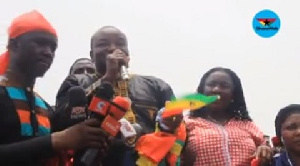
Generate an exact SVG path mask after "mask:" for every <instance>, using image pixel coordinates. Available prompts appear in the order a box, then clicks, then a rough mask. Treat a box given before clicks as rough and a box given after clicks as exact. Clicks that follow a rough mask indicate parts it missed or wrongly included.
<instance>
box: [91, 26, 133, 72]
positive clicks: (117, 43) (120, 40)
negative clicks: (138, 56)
mask: <svg viewBox="0 0 300 166" xmlns="http://www.w3.org/2000/svg"><path fill="white" fill-rule="evenodd" d="M116 49H120V50H121V51H123V52H124V53H125V54H126V55H127V56H129V53H128V45H127V39H126V37H125V35H124V34H123V33H122V32H120V31H119V30H118V29H116V28H113V27H107V28H103V29H101V30H100V31H99V32H98V33H96V34H95V35H94V36H93V39H92V44H91V58H92V60H93V61H94V62H95V65H96V69H97V71H98V73H100V74H104V72H105V71H106V56H107V55H109V54H112V53H113V52H114V51H115V50H116Z"/></svg>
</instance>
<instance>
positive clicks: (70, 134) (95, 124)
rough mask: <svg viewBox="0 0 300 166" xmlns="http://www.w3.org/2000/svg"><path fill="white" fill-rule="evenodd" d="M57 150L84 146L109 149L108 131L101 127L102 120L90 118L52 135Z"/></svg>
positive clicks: (75, 148)
mask: <svg viewBox="0 0 300 166" xmlns="http://www.w3.org/2000/svg"><path fill="white" fill-rule="evenodd" d="M51 138H52V145H53V147H54V149H55V150H58V151H59V150H69V149H74V150H77V149H82V148H99V149H101V151H102V150H106V149H108V142H109V141H108V133H106V132H105V131H103V130H102V129H101V128H100V121H98V120H97V119H88V120H86V121H84V122H81V123H79V124H76V125H74V126H72V127H69V128H67V129H65V130H63V131H61V132H56V133H53V134H52V135H51Z"/></svg>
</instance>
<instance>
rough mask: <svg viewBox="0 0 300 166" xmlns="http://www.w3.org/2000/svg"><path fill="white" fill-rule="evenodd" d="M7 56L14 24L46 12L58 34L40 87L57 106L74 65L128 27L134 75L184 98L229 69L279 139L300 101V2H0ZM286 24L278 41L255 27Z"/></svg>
mask: <svg viewBox="0 0 300 166" xmlns="http://www.w3.org/2000/svg"><path fill="white" fill-rule="evenodd" d="M0 2H2V4H3V5H0V35H1V37H0V44H1V46H0V50H1V51H4V50H5V45H6V41H7V36H6V29H7V27H8V25H9V24H10V21H11V20H12V18H14V17H15V16H17V15H18V14H21V13H22V12H27V11H30V10H32V9H38V10H39V11H40V12H42V13H43V14H44V15H45V16H46V17H47V18H48V19H49V21H51V23H52V24H53V26H54V27H55V28H57V31H58V34H59V46H58V50H57V52H56V59H55V61H54V64H53V66H52V67H51V69H50V70H49V72H48V73H47V74H46V76H45V77H44V78H43V79H39V80H38V82H37V87H36V88H37V91H38V92H39V93H40V94H41V95H42V96H43V97H44V98H45V99H46V100H47V101H49V103H50V104H54V102H55V95H56V92H57V90H58V88H59V86H60V84H61V83H62V81H63V79H64V78H65V77H66V75H67V73H68V70H69V68H70V65H71V64H72V63H73V61H74V60H75V59H77V58H80V57H88V56H89V46H90V43H89V42H90V36H91V35H92V34H93V33H94V32H95V31H96V30H97V29H98V28H100V27H101V26H104V25H114V26H117V27H119V28H120V29H122V30H123V31H124V32H125V33H126V35H127V36H128V40H129V47H130V53H131V64H130V66H131V68H130V70H131V71H132V72H134V73H139V74H144V75H153V76H157V77H160V78H162V79H164V80H165V81H166V82H168V83H169V84H170V85H171V86H172V87H173V89H174V91H175V93H176V95H181V94H183V93H187V92H194V91H195V89H196V87H197V85H198V83H199V80H200V78H201V76H202V75H203V73H204V72H206V71H207V70H208V69H210V68H212V67H215V66H224V67H229V68H231V69H233V70H234V71H235V72H236V73H237V74H238V75H239V76H240V78H241V80H242V84H243V87H244V93H245V97H246V101H247V105H248V108H249V111H250V114H251V116H252V117H253V118H254V120H255V122H256V123H257V125H258V126H259V127H260V128H261V129H262V130H263V131H264V132H266V133H268V134H271V135H273V134H274V118H275V115H276V113H277V111H278V110H279V109H280V108H281V107H283V106H286V105H287V104H290V103H300V102H299V100H300V93H299V92H300V75H299V72H300V66H298V65H299V60H300V57H299V56H300V47H299V38H300V32H299V30H300V22H299V16H300V10H299V7H298V6H299V5H300V2H299V0H288V1H283V0H263V1H262V0H181V1H178V0H148V1H143V0H126V1H125V0H101V1H99V0H72V1H71V0H26V1H24V0H10V1H7V0H0ZM266 8H267V9H271V10H273V11H275V12H276V13H277V14H278V15H279V17H280V19H281V29H280V31H279V33H278V34H277V35H276V36H274V37H273V38H270V39H263V38H261V37H259V36H257V35H256V34H255V33H254V31H253V29H252V19H253V17H254V15H255V14H256V13H257V12H258V11H259V10H262V9H266Z"/></svg>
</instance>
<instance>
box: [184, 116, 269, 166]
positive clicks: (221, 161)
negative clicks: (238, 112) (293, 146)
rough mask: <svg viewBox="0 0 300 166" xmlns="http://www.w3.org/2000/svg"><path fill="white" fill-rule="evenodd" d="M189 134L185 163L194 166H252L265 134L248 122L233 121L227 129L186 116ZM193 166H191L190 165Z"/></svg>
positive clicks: (228, 124) (227, 125)
mask: <svg viewBox="0 0 300 166" xmlns="http://www.w3.org/2000/svg"><path fill="white" fill-rule="evenodd" d="M185 122H186V127H187V131H188V140H187V147H186V152H185V153H187V154H188V155H185V156H188V157H187V158H184V161H186V160H189V161H191V160H192V161H194V162H193V163H194V166H249V165H250V162H251V158H250V157H251V156H252V155H253V154H254V153H255V151H256V148H257V147H258V146H259V145H261V144H263V143H264V139H263V133H262V132H261V131H260V130H259V129H258V127H257V126H256V125H255V124H254V123H253V122H249V121H239V120H234V119H232V120H230V121H229V122H228V123H227V124H226V125H225V126H221V125H218V124H216V123H213V122H210V121H208V120H205V119H202V118H199V117H198V118H192V117H188V116H187V117H185ZM191 166H192V165H191Z"/></svg>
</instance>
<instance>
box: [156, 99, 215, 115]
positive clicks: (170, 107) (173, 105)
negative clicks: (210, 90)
mask: <svg viewBox="0 0 300 166" xmlns="http://www.w3.org/2000/svg"><path fill="white" fill-rule="evenodd" d="M219 98H220V97H219V96H205V95H203V94H190V95H186V96H183V97H181V98H178V99H175V98H173V99H172V100H171V101H168V102H166V105H165V109H166V110H165V111H164V113H163V114H162V117H163V118H166V117H171V116H176V115H178V114H181V113H182V112H183V111H185V110H187V109H189V110H190V111H194V110H197V109H199V108H201V107H204V106H206V105H208V104H211V103H213V102H214V101H216V100H218V99H219Z"/></svg>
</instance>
